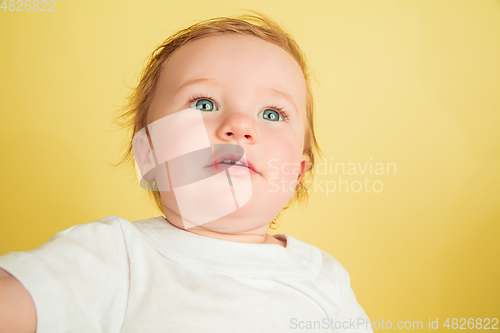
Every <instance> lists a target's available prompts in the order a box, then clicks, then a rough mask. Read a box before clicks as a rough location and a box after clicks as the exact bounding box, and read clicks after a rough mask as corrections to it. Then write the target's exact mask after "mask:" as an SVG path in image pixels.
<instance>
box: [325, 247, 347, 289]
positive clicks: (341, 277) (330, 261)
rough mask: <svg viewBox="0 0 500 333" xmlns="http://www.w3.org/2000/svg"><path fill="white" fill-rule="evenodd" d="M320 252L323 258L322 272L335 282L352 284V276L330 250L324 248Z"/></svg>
mask: <svg viewBox="0 0 500 333" xmlns="http://www.w3.org/2000/svg"><path fill="white" fill-rule="evenodd" d="M320 252H321V258H322V260H321V262H322V265H321V272H322V273H323V274H324V275H325V276H326V277H327V278H328V279H329V280H331V281H332V282H334V283H339V284H342V285H344V286H350V285H351V278H350V276H349V273H348V272H347V270H346V269H345V267H344V266H342V264H341V263H340V262H339V261H338V260H337V259H335V258H334V257H333V256H332V255H330V254H329V253H328V252H325V251H323V250H320Z"/></svg>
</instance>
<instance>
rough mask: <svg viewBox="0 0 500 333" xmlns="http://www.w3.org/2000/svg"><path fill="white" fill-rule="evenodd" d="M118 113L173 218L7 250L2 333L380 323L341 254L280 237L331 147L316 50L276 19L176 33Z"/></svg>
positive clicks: (81, 228) (1, 269)
mask: <svg viewBox="0 0 500 333" xmlns="http://www.w3.org/2000/svg"><path fill="white" fill-rule="evenodd" d="M120 119H122V120H123V123H124V124H125V125H126V126H128V127H129V128H130V130H131V136H130V141H129V147H128V150H127V152H126V154H125V155H124V159H123V160H122V162H131V165H135V164H136V165H137V169H138V174H139V182H140V185H141V186H142V187H143V188H145V189H147V190H148V191H149V192H148V193H149V194H150V195H151V198H152V199H153V200H154V202H155V204H156V205H157V207H158V208H159V209H160V210H161V212H162V213H163V214H162V215H161V216H158V217H153V218H149V219H145V220H142V221H135V222H131V221H128V220H126V219H123V218H120V217H117V216H109V217H106V218H103V219H101V220H98V221H95V222H92V223H88V224H82V225H75V226H73V227H71V228H69V229H67V230H64V231H61V232H59V233H57V234H56V235H54V236H53V237H52V238H51V239H50V240H49V241H48V242H47V243H45V244H43V245H42V246H40V247H38V248H35V249H33V250H30V251H25V252H11V253H8V254H5V255H3V256H0V331H1V332H3V331H6V332H7V331H8V332H10V331H12V332H35V331H36V332H50V333H53V332H289V331H296V330H297V329H299V330H301V329H307V330H308V331H315V330H317V331H323V332H324V331H346V332H361V331H362V332H371V331H372V329H371V323H370V322H369V320H368V318H367V316H366V314H365V312H364V311H363V309H362V308H361V306H360V305H359V304H358V303H357V301H356V297H355V295H354V293H353V291H352V289H351V287H350V279H349V274H348V273H347V271H346V270H345V269H344V267H343V266H342V265H341V264H340V263H339V262H338V261H337V260H335V259H334V258H333V257H332V256H331V255H329V254H328V253H326V252H324V251H322V250H320V249H318V248H317V247H315V246H314V245H311V244H308V243H305V242H303V241H301V240H299V239H296V238H294V237H292V236H290V235H286V234H276V235H270V234H269V233H268V232H269V229H270V226H271V225H272V223H273V222H274V220H275V218H276V217H277V216H278V215H279V214H280V212H282V211H283V210H284V209H286V208H288V207H289V206H290V205H291V204H293V203H294V202H297V201H303V200H305V199H307V188H306V186H305V185H304V184H305V179H307V178H309V177H312V172H313V168H312V165H313V163H314V155H315V154H318V153H319V147H318V144H317V142H316V138H315V135H314V126H313V125H314V124H313V99H312V94H311V87H310V77H309V73H308V70H307V67H306V63H305V59H304V55H303V53H302V52H301V50H300V48H299V47H298V45H297V44H296V42H295V41H294V39H293V38H292V37H291V36H290V35H289V34H288V33H286V32H285V31H284V30H283V29H282V28H281V27H280V26H279V25H278V24H276V22H274V21H273V20H272V19H271V18H269V17H267V16H265V15H263V14H256V15H241V16H238V17H234V18H231V17H219V18H214V19H210V20H206V21H202V22H198V23H196V24H194V25H192V26H190V27H188V28H186V29H183V30H180V31H178V32H176V33H175V34H173V35H171V36H170V37H169V38H168V39H167V40H166V41H165V42H163V43H162V44H161V45H160V46H159V47H158V48H157V49H156V50H155V51H154V52H153V53H152V55H151V56H150V58H149V59H148V63H147V65H146V67H145V69H144V71H143V73H142V75H141V78H140V81H139V84H138V86H137V87H136V89H135V90H134V92H133V93H132V95H131V96H130V99H129V105H128V108H127V109H126V112H125V113H123V114H122V115H121V117H120ZM272 221H273V222H272ZM308 222H309V221H304V223H308Z"/></svg>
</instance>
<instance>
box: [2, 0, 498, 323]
mask: <svg viewBox="0 0 500 333" xmlns="http://www.w3.org/2000/svg"><path fill="white" fill-rule="evenodd" d="M243 8H249V9H254V10H258V11H262V12H263V13H266V14H268V15H270V16H271V17H273V18H275V19H276V20H277V21H278V22H279V23H281V24H282V25H283V26H284V27H285V28H286V29H288V30H289V31H290V32H291V33H292V34H293V35H294V36H295V38H296V39H297V41H298V43H299V45H300V46H301V47H302V49H303V50H304V52H305V53H306V55H307V59H308V61H309V65H310V66H311V67H312V69H313V71H314V72H315V74H316V80H317V81H316V82H314V93H315V98H316V112H317V115H316V119H317V135H318V139H319V143H320V145H321V147H322V149H323V151H324V153H325V156H326V157H327V162H329V163H330V162H331V163H344V164H345V165H346V166H347V163H361V166H362V167H364V165H365V163H370V162H372V163H384V164H387V163H395V164H396V174H394V173H391V174H389V175H374V174H373V175H361V174H360V173H359V169H358V175H351V176H349V175H344V176H343V178H342V179H346V180H348V181H350V182H352V181H355V180H358V181H363V180H364V179H365V177H367V179H368V180H369V181H371V182H373V181H376V180H379V181H381V182H382V183H383V190H382V191H381V192H380V193H373V192H372V193H366V192H364V191H362V192H360V193H354V192H352V191H349V192H345V187H344V188H343V191H342V192H340V193H339V192H338V190H337V191H336V192H333V193H329V194H328V196H327V195H326V193H322V192H321V190H320V188H317V189H316V192H313V193H311V199H310V202H309V205H308V206H307V207H306V206H303V207H300V206H298V207H294V208H292V209H290V210H289V211H288V212H286V213H285V214H284V215H283V217H282V218H281V226H280V227H279V228H278V229H277V230H276V231H271V233H272V234H274V233H288V234H290V235H292V236H294V237H296V238H299V239H301V240H304V241H306V242H309V243H312V244H314V245H316V246H318V247H319V248H321V249H323V250H325V251H327V252H329V253H330V254H332V255H333V256H334V257H336V258H337V259H338V260H339V261H340V262H341V263H342V264H343V265H344V266H345V267H346V269H347V270H348V271H349V273H350V275H351V282H352V287H353V289H354V291H355V293H356V295H357V298H358V301H359V303H360V304H361V305H362V306H363V308H364V309H365V311H366V313H367V314H368V316H369V318H370V319H371V320H372V321H380V320H381V319H384V320H385V321H386V320H391V321H392V322H393V325H395V323H396V322H397V321H399V320H401V321H407V320H409V321H413V320H422V321H423V322H424V327H425V328H427V325H428V319H429V318H431V319H432V320H435V319H436V318H439V320H440V326H441V323H442V322H443V321H444V320H445V319H446V318H462V317H464V318H478V317H481V318H486V317H489V318H492V317H497V318H498V317H500V283H499V281H500V265H499V262H500V260H499V255H500V242H499V236H500V226H499V221H500V200H499V199H500V190H499V186H500V174H499V170H500V131H499V130H500V94H499V92H500V2H499V1H493V0H469V1H466V0H439V1H434V0H425V1H417V0H415V1H410V0H405V1H402V0H393V1H390V0H383V1H372V0H363V1H361V0H357V1H348V0H343V1H339V0H328V1H322V0H311V1H286V2H283V1H267V0H265V1H261V0H252V1H234V0H231V1H229V0H227V1H183V2H182V1H56V5H55V9H56V11H55V12H51V13H49V12H46V13H42V12H33V11H31V12H9V11H8V10H7V11H3V10H0V76H1V80H0V110H1V115H2V121H1V122H0V129H1V131H0V135H1V144H0V146H1V152H2V154H1V156H2V163H1V166H0V171H1V179H2V180H1V183H2V193H1V198H0V202H1V218H2V220H1V222H0V254H4V253H7V252H10V251H22V250H27V249H31V248H34V247H36V246H39V245H41V244H43V243H44V242H45V241H47V240H48V239H49V238H50V237H51V236H52V235H53V234H55V233H56V232H58V231H61V230H63V229H66V228H69V227H70V226H72V225H75V224H81V223H88V222H92V221H95V220H97V219H100V218H103V217H105V216H109V215H117V216H121V217H123V218H126V219H128V220H131V221H135V220H139V219H145V218H149V217H152V216H158V215H160V213H159V212H157V211H155V209H154V206H153V205H152V204H150V202H149V201H148V197H147V196H146V193H145V191H144V190H142V189H141V188H140V187H139V186H138V184H137V179H136V178H135V174H127V173H126V171H125V169H116V168H113V167H111V166H110V163H116V162H117V161H118V158H119V156H120V154H121V151H122V150H121V146H122V144H123V142H124V140H125V133H123V132H122V131H117V130H116V127H115V126H113V125H112V123H111V120H112V117H113V115H114V113H115V112H116V110H117V109H118V107H120V106H122V105H123V104H124V102H125V97H126V96H127V93H128V91H129V90H128V88H127V87H132V86H134V84H135V83H136V79H137V74H138V72H139V71H140V69H141V66H142V63H141V62H142V61H143V60H144V59H145V58H146V57H147V55H148V54H149V53H150V52H151V51H152V50H153V49H154V47H155V46H156V45H157V44H159V43H160V42H162V41H163V40H164V39H165V38H167V37H168V36H169V35H170V34H171V33H172V32H174V31H176V30H178V29H180V28H182V27H186V26H188V25H190V24H192V23H195V22H197V21H199V20H202V19H207V18H210V17H214V16H221V15H231V14H237V13H240V12H239V11H237V9H243ZM370 159H371V160H370ZM373 166H374V167H375V164H373ZM340 176H342V175H340ZM338 177H339V175H335V174H325V175H319V176H318V178H317V183H319V182H321V181H323V190H324V189H325V187H324V186H325V182H326V181H329V180H330V181H337V182H338ZM344 186H345V185H344ZM356 188H357V186H356ZM312 190H313V189H312ZM497 327H498V326H497ZM440 328H441V329H443V327H442V326H441V327H440Z"/></svg>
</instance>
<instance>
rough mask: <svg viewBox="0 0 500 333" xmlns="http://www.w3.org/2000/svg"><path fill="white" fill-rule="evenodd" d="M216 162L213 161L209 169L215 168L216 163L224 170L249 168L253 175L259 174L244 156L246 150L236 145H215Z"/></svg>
mask: <svg viewBox="0 0 500 333" xmlns="http://www.w3.org/2000/svg"><path fill="white" fill-rule="evenodd" d="M214 151H215V157H216V159H215V161H214V160H212V161H211V162H210V163H209V165H207V167H213V166H214V164H215V163H217V165H219V166H221V168H222V170H227V169H228V168H229V167H242V168H247V169H249V170H250V171H251V173H252V172H253V173H258V172H257V171H256V170H255V168H254V166H253V165H252V163H251V162H250V161H249V160H248V159H247V158H246V156H244V150H243V148H242V147H241V146H238V145H234V144H215V145H214Z"/></svg>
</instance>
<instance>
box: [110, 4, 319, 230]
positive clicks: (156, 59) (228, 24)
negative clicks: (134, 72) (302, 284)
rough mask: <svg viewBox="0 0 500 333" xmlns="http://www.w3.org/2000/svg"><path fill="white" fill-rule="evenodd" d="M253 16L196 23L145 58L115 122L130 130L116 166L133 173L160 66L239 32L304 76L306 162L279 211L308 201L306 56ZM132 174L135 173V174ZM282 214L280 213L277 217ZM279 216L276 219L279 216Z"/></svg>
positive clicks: (314, 145)
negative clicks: (191, 46) (269, 46)
mask: <svg viewBox="0 0 500 333" xmlns="http://www.w3.org/2000/svg"><path fill="white" fill-rule="evenodd" d="M248 11H250V12H252V13H254V15H252V14H242V15H238V16H235V17H216V18H211V19H207V20H204V21H200V22H197V23H195V24H193V25H191V26H189V27H187V28H184V29H182V30H180V31H178V32H176V33H174V34H172V35H171V36H170V37H168V38H167V39H166V40H165V41H164V42H163V43H161V44H160V45H159V46H158V47H157V48H156V49H155V50H154V51H153V52H152V53H151V55H150V56H149V57H148V58H147V60H146V61H147V64H146V66H145V67H144V69H143V71H142V72H141V74H140V79H139V83H138V85H137V87H136V88H135V89H133V91H132V92H131V94H130V95H129V97H128V99H127V101H128V102H127V104H126V105H125V107H124V108H122V109H120V110H119V113H118V115H117V117H116V118H115V120H114V122H115V123H117V124H119V125H120V126H121V127H122V128H126V129H127V130H129V131H130V136H129V139H128V140H127V142H126V147H125V148H126V151H125V152H124V154H123V155H122V158H121V160H120V162H118V164H116V165H115V166H118V165H121V164H128V165H129V166H131V167H132V168H133V169H134V170H135V165H134V156H133V150H132V138H133V137H134V135H135V134H136V133H137V132H138V131H139V130H141V129H142V128H144V127H146V126H147V125H148V123H147V122H148V108H149V106H150V104H151V100H152V98H153V92H154V89H155V86H156V82H157V81H158V78H159V76H160V72H161V69H162V65H163V64H164V63H165V61H166V60H167V59H169V57H170V56H171V55H172V53H173V52H175V50H177V49H178V48H180V47H181V46H182V45H184V44H186V43H188V42H190V41H193V40H196V39H200V38H203V37H208V36H213V35H218V34H222V33H239V34H243V35H251V36H256V37H259V38H261V39H263V40H265V41H268V42H270V43H273V44H276V45H277V46H279V47H281V48H282V49H283V50H285V51H287V52H288V53H289V54H290V55H291V56H292V57H293V58H294V59H295V60H296V61H297V63H298V65H299V66H300V68H301V69H302V73H303V74H304V79H305V82H306V87H307V92H306V94H307V96H306V124H305V138H304V148H303V154H305V155H306V156H307V157H308V159H309V161H308V164H307V169H306V172H305V174H304V176H303V178H302V179H301V181H300V182H299V184H298V185H297V187H296V188H295V194H294V197H293V199H291V200H290V201H289V202H288V204H287V205H286V206H285V207H284V208H283V210H282V212H283V211H284V210H286V209H288V208H289V207H290V206H291V205H292V204H293V203H294V202H296V201H297V202H299V203H302V202H306V201H307V200H308V189H307V186H306V185H305V183H306V181H307V180H312V179H313V178H314V168H313V165H314V155H315V154H322V153H321V150H320V148H319V145H318V142H317V141H316V136H315V134H314V117H313V115H314V112H313V111H314V104H313V96H312V90H311V78H312V74H311V73H310V71H309V68H308V67H307V65H306V61H305V55H304V54H303V53H302V51H301V50H300V48H299V46H298V45H297V43H296V42H295V40H294V38H293V37H292V36H291V35H290V34H289V33H287V32H286V31H285V30H283V29H282V28H281V27H280V26H279V25H278V24H277V23H276V22H275V21H274V20H273V19H271V18H270V17H268V16H266V15H264V14H262V13H259V12H257V11H254V10H248ZM134 174H135V171H134ZM149 183H152V184H149V185H150V187H149V188H150V189H152V188H156V182H155V180H153V181H151V182H149ZM148 193H149V195H150V196H151V198H152V200H153V201H154V202H155V204H156V207H157V208H158V209H159V210H160V211H161V212H162V213H163V201H162V198H161V193H160V192H159V191H148ZM279 215H281V213H280V214H279ZM279 215H278V216H279ZM276 220H277V218H276V219H274V220H273V221H272V222H271V223H270V227H271V228H273V229H275V228H277V223H276Z"/></svg>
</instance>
